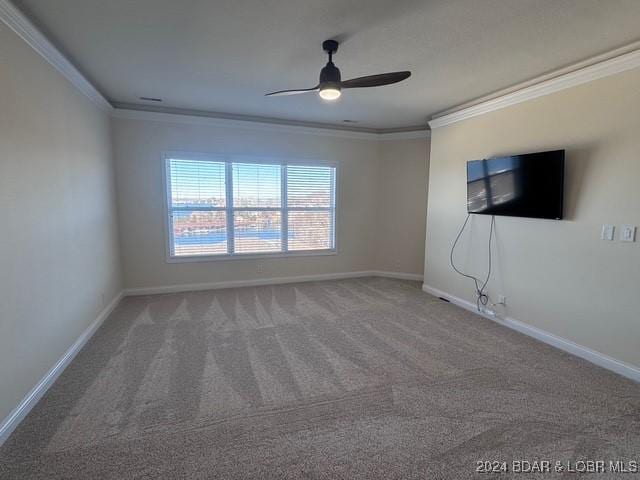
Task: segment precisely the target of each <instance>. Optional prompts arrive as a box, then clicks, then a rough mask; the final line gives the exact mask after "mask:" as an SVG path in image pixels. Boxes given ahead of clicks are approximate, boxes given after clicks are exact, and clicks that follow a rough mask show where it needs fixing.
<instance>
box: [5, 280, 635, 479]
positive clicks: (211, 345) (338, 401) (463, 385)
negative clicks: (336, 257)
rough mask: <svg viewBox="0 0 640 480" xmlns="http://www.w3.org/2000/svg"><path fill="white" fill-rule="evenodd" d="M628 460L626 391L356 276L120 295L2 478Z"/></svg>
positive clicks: (18, 438)
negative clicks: (111, 311)
mask: <svg viewBox="0 0 640 480" xmlns="http://www.w3.org/2000/svg"><path fill="white" fill-rule="evenodd" d="M639 455H640V386H639V385H638V384H634V383H632V382H630V381H628V380H625V379H624V378H622V377H618V376H616V375H614V374H612V373H609V372H607V371H605V370H602V369H600V368H598V367H595V366H593V365H591V364H589V363H586V362H584V361H582V360H580V359H577V358H575V357H572V356H570V355H567V354H564V353H562V352H560V351H558V350H555V349H553V348H551V347H548V346H546V345H543V344H540V343H538V342H536V341H534V340H532V339H530V338H528V337H525V336H522V335H519V334H517V333H515V332H513V331H510V330H508V329H506V328H503V327H501V326H499V325H497V324H495V323H492V322H490V321H488V320H485V319H483V318H481V317H479V316H476V315H474V314H471V313H469V312H466V311H464V310H462V309H460V308H458V307H455V306H453V305H451V304H448V303H445V302H442V301H440V300H438V299H436V298H434V297H432V296H430V295H427V294H425V293H423V292H422V291H421V290H420V288H419V285H418V284H417V283H414V282H404V281H398V280H390V279H384V278H364V279H353V280H344V281H329V282H318V283H300V284H293V285H281V286H268V287H259V288H239V289H229V290H217V291H206V292H194V293H185V294H170V295H157V296H147V297H133V298H127V299H125V300H123V302H122V303H121V304H120V306H119V307H118V308H117V309H116V310H115V311H114V313H113V314H112V315H111V317H110V318H109V319H108V320H107V321H106V322H105V324H104V325H103V327H102V328H101V329H100V330H99V331H98V332H97V334H96V335H95V336H94V338H93V339H92V340H91V342H90V343H89V344H88V345H87V346H86V347H85V348H84V350H83V351H82V352H81V353H80V354H79V355H78V357H77V358H76V359H75V360H74V361H73V363H72V364H71V365H70V366H69V368H68V369H67V370H66V371H65V372H64V374H63V375H62V376H61V377H60V379H59V380H58V381H57V382H56V384H55V385H54V386H53V387H52V388H51V390H50V391H49V392H48V393H47V395H46V396H45V397H44V398H43V399H42V401H41V402H40V403H39V404H38V405H37V406H36V408H35V409H34V410H33V411H32V413H31V414H30V415H29V416H28V417H27V418H26V420H25V421H24V422H23V423H22V424H21V425H20V427H19V428H18V429H17V430H16V431H15V433H14V434H13V435H12V436H11V438H10V439H9V440H8V441H7V443H6V444H5V445H4V446H3V448H2V449H1V450H0V478H2V479H14V478H20V479H23V478H42V479H45V478H46V479H52V478H78V479H92V478H101V479H102V478H113V479H129V478H203V479H204V478H233V479H244V478H291V479H293V478H344V479H374V478H384V479H401V478H402V479H404V478H420V479H441V478H442V479H444V478H451V479H463V478H472V477H474V476H475V470H476V462H477V461H478V460H505V461H509V462H510V461H511V460H513V459H524V460H530V461H533V460H536V459H550V460H559V461H568V460H579V459H604V460H623V461H629V460H639V458H638V457H639ZM553 476H555V475H545V476H543V477H542V478H550V477H553ZM632 476H633V475H632ZM478 477H479V478H487V475H479V476H478ZM509 477H510V475H500V476H498V477H497V478H509ZM626 477H627V478H628V477H629V476H626ZM515 478H528V477H527V476H525V475H517V476H515ZM565 478H566V477H565ZM570 478H575V475H573V476H570ZM597 478H609V476H608V475H604V476H603V475H601V476H598V477H597ZM611 478H615V476H611Z"/></svg>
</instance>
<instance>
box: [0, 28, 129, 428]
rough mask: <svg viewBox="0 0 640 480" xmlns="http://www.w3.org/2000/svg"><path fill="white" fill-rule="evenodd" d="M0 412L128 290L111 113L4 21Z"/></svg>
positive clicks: (0, 59) (0, 51) (0, 64)
mask: <svg viewBox="0 0 640 480" xmlns="http://www.w3.org/2000/svg"><path fill="white" fill-rule="evenodd" d="M0 207H1V209H2V221H1V222H0V229H1V233H0V420H1V419H2V418H5V417H6V416H7V415H8V414H9V412H10V411H11V410H12V409H13V408H14V407H16V405H17V404H18V403H19V402H20V400H21V399H22V398H23V397H24V395H25V394H26V393H27V392H29V390H31V388H33V387H34V385H35V384H36V383H37V382H38V381H39V380H40V379H41V378H42V377H43V376H44V375H45V373H46V372H47V371H48V370H49V369H50V368H51V367H52V366H53V365H54V364H55V362H56V361H57V360H58V359H59V358H60V356H61V355H62V354H63V353H64V352H65V351H66V350H67V349H68V348H69V347H70V346H71V345H72V344H73V342H75V340H76V339H77V338H78V336H79V335H80V334H81V333H82V332H83V331H84V330H85V329H86V328H87V327H88V326H89V325H90V324H91V322H92V321H93V320H95V319H96V317H97V315H98V313H99V312H100V311H101V310H102V309H103V308H104V306H105V305H106V304H108V303H109V302H110V301H111V300H112V299H113V298H114V297H115V296H116V295H117V293H118V292H119V291H120V289H121V275H120V268H119V264H120V258H119V252H118V238H117V221H116V215H115V212H116V208H115V197H114V185H113V165H112V161H111V138H110V128H109V118H108V117H107V114H106V113H104V112H102V111H100V110H99V109H98V108H97V107H96V106H94V105H93V104H92V103H91V102H90V100H89V99H87V98H86V97H85V96H84V95H82V94H81V93H79V92H78V91H77V90H76V88H75V87H74V86H72V85H71V84H70V83H69V82H68V81H67V80H66V79H65V78H64V77H62V76H61V75H60V74H59V73H58V72H57V71H56V70H55V69H54V68H53V67H51V66H50V65H49V64H48V63H47V62H46V61H45V60H44V59H42V58H41V57H40V56H38V54H36V53H35V52H34V51H33V50H32V49H31V48H30V47H29V46H27V45H26V44H25V43H24V42H23V41H22V40H20V39H19V38H18V37H17V36H16V35H15V34H14V33H13V32H12V31H10V30H9V29H8V28H6V27H2V28H0Z"/></svg>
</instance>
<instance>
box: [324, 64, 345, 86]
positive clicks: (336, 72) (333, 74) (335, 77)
mask: <svg viewBox="0 0 640 480" xmlns="http://www.w3.org/2000/svg"><path fill="white" fill-rule="evenodd" d="M340 80H341V77H340V69H339V68H338V67H336V66H335V65H334V64H333V62H329V63H327V64H326V65H325V66H324V67H323V68H322V70H320V85H321V86H325V85H329V84H331V85H335V86H336V87H337V88H340Z"/></svg>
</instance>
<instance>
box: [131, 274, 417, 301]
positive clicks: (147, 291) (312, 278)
mask: <svg viewBox="0 0 640 480" xmlns="http://www.w3.org/2000/svg"><path fill="white" fill-rule="evenodd" d="M361 277H389V278H398V279H403V280H418V281H420V280H422V275H418V274H414V273H403V272H382V271H377V270H363V271H357V272H341V273H320V274H315V275H298V276H293V277H271V278H255V279H249V280H231V281H225V282H208V283H185V284H181V285H161V286H157V287H140V288H128V289H126V290H125V295H126V296H138V295H156V294H159V293H179V292H194V291H199V290H217V289H221V288H237V287H257V286H262V285H280V284H283V283H300V282H318V281H322V280H343V279H346V278H361Z"/></svg>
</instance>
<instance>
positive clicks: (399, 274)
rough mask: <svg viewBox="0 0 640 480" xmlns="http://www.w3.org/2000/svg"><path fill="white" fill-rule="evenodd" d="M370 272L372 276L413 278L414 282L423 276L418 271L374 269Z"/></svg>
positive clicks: (420, 279)
mask: <svg viewBox="0 0 640 480" xmlns="http://www.w3.org/2000/svg"><path fill="white" fill-rule="evenodd" d="M371 274H372V275H373V276H374V277H387V278H397V279H398V280H415V281H416V282H421V281H422V280H423V278H424V277H423V275H422V274H420V273H404V272H385V271H380V270H374V271H373V272H371Z"/></svg>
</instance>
